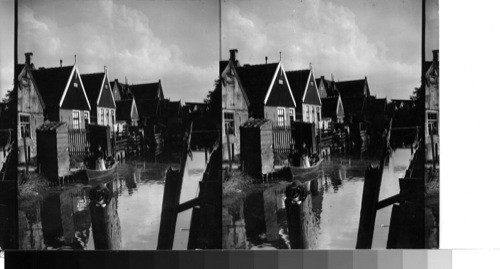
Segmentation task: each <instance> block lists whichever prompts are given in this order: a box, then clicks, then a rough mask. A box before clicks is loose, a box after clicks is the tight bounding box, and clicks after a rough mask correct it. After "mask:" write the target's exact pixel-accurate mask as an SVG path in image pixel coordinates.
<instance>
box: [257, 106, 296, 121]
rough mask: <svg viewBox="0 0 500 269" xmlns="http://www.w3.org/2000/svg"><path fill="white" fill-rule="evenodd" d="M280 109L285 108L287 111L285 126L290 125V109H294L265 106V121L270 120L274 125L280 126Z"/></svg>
mask: <svg viewBox="0 0 500 269" xmlns="http://www.w3.org/2000/svg"><path fill="white" fill-rule="evenodd" d="M278 108H284V109H285V118H284V124H285V125H290V124H291V123H290V108H293V109H294V110H295V108H294V107H275V106H265V107H264V115H265V117H264V118H265V119H269V120H271V121H272V123H273V125H278Z"/></svg>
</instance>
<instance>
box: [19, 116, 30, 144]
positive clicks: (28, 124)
mask: <svg viewBox="0 0 500 269" xmlns="http://www.w3.org/2000/svg"><path fill="white" fill-rule="evenodd" d="M21 117H28V122H27V124H23V122H22V121H21ZM23 126H28V136H26V137H27V138H31V117H30V115H29V114H26V113H19V127H20V129H19V131H20V132H21V133H20V135H21V137H23V133H22V131H23Z"/></svg>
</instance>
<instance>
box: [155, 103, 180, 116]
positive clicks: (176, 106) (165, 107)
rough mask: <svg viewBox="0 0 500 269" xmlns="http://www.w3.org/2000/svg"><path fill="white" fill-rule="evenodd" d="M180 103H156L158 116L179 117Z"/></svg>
mask: <svg viewBox="0 0 500 269" xmlns="http://www.w3.org/2000/svg"><path fill="white" fill-rule="evenodd" d="M181 108H182V105H181V101H170V100H160V101H159V103H158V114H159V115H162V116H164V117H179V116H181V111H182V110H181Z"/></svg>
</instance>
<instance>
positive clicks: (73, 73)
mask: <svg viewBox="0 0 500 269" xmlns="http://www.w3.org/2000/svg"><path fill="white" fill-rule="evenodd" d="M32 74H33V77H34V80H35V83H36V85H37V86H38V90H39V92H40V94H41V96H42V100H43V102H44V103H45V110H44V115H45V118H46V119H47V120H49V121H61V122H66V123H67V124H68V125H69V127H70V129H73V130H85V123H89V122H90V110H91V106H90V102H89V99H88V97H87V94H86V92H85V86H84V85H83V83H82V79H81V77H80V72H79V71H78V68H77V67H76V57H75V65H73V66H62V61H61V66H60V67H53V68H38V69H37V70H33V71H32Z"/></svg>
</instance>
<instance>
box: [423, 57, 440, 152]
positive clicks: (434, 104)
mask: <svg viewBox="0 0 500 269" xmlns="http://www.w3.org/2000/svg"><path fill="white" fill-rule="evenodd" d="M432 53H433V59H432V62H426V66H425V70H426V73H425V80H424V81H425V85H424V87H425V143H426V147H427V150H426V152H427V160H431V159H439V50H434V51H432ZM431 136H432V137H431ZM432 143H433V144H432ZM433 155H434V156H433Z"/></svg>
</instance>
